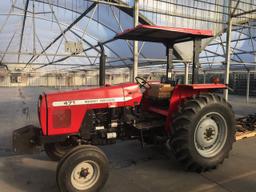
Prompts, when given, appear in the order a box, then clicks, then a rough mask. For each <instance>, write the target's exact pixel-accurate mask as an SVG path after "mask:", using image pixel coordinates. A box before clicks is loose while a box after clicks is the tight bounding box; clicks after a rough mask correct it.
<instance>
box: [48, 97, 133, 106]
mask: <svg viewBox="0 0 256 192" xmlns="http://www.w3.org/2000/svg"><path fill="white" fill-rule="evenodd" d="M131 99H132V98H131V97H116V98H102V99H85V100H69V101H55V102H53V103H52V106H53V107H63V106H74V105H88V104H101V103H115V102H124V101H129V100H131Z"/></svg>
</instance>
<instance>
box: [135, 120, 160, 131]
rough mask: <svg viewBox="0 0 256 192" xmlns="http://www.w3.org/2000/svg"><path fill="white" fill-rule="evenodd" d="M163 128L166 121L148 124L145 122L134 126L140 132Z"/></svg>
mask: <svg viewBox="0 0 256 192" xmlns="http://www.w3.org/2000/svg"><path fill="white" fill-rule="evenodd" d="M163 126H164V121H147V122H145V121H143V122H138V123H136V124H135V125H134V127H135V128H136V129H139V130H147V129H152V128H158V127H163Z"/></svg>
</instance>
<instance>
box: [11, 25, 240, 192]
mask: <svg viewBox="0 0 256 192" xmlns="http://www.w3.org/2000/svg"><path fill="white" fill-rule="evenodd" d="M211 36H212V32H211V31H208V30H194V29H183V28H171V27H159V26H148V25H139V26H138V27H136V28H133V29H129V30H126V31H125V32H123V33H121V34H118V35H117V36H116V37H115V38H116V39H127V40H138V41H148V42H160V43H163V44H164V45H165V46H166V50H167V69H166V76H165V78H162V80H161V81H159V82H156V81H154V82H153V81H152V82H148V81H147V80H146V79H143V78H141V77H136V78H135V79H136V83H122V84H119V85H113V86H112V85H111V86H110V85H105V82H104V81H105V72H104V71H105V57H106V56H105V55H104V49H103V46H102V45H101V46H100V47H101V49H102V55H101V59H100V61H101V62H100V85H101V86H100V87H97V88H89V89H81V90H75V91H64V92H56V93H43V94H42V95H41V96H40V98H39V102H38V116H39V121H40V127H35V126H33V125H29V126H26V127H23V128H21V129H18V130H16V131H15V132H14V134H13V145H14V150H15V151H16V152H18V153H32V152H35V151H37V150H38V148H39V146H44V150H45V151H46V153H47V155H48V156H49V157H50V158H51V159H52V160H56V161H58V160H60V161H59V164H58V167H57V174H56V178H57V185H58V188H59V190H60V191H61V192H67V191H68V192H94V191H99V190H100V189H101V188H102V187H103V186H104V184H105V182H106V180H107V178H108V174H109V165H108V158H107V156H106V155H105V154H104V152H103V151H102V150H101V149H100V148H98V147H97V146H100V145H107V144H114V143H115V142H116V140H117V139H134V138H137V139H139V140H140V141H141V142H142V143H149V144H159V143H160V144H167V145H168V146H169V148H170V149H171V151H173V153H174V155H175V157H176V159H177V160H178V161H179V162H180V163H181V165H182V166H183V167H184V168H185V169H186V170H188V171H194V172H203V171H208V170H211V169H215V168H216V167H217V166H218V165H219V164H221V163H222V162H223V161H224V159H225V158H227V157H228V154H229V152H230V150H231V148H232V144H233V142H234V141H235V120H234V114H233V111H232V108H231V105H230V104H229V103H227V102H226V100H225V99H223V98H222V97H220V96H219V95H218V94H217V93H215V92H216V91H218V92H219V91H220V90H223V89H227V85H224V84H219V83H218V82H215V83H212V84H198V71H199V53H200V51H201V40H202V39H203V38H209V37H211ZM186 41H193V42H194V48H193V55H194V56H193V71H192V72H193V73H192V84H188V85H185V84H179V83H178V82H177V81H173V80H172V79H171V78H169V76H168V74H169V72H170V70H171V69H172V54H173V46H174V45H175V44H176V43H182V42H186ZM156 51H157V50H156Z"/></svg>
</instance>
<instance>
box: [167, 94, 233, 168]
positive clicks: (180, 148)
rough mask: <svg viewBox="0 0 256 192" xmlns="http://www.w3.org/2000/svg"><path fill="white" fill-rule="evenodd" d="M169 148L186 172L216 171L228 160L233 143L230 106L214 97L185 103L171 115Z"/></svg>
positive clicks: (206, 95)
mask: <svg viewBox="0 0 256 192" xmlns="http://www.w3.org/2000/svg"><path fill="white" fill-rule="evenodd" d="M172 128H173V130H174V134H173V139H172V140H171V147H172V148H173V151H174V154H175V156H176V158H177V160H178V161H179V162H180V163H181V164H183V165H184V166H185V168H186V169H187V170H189V171H197V172H202V171H207V170H209V169H213V168H216V167H217V166H218V165H219V164H220V163H222V162H223V161H224V159H225V158H227V157H228V154H229V152H230V150H231V149H232V144H233V142H234V141H235V120H234V114H233V111H232V108H231V106H230V104H228V103H227V102H226V101H225V100H224V99H223V98H221V97H219V96H218V95H214V94H201V95H198V96H196V97H195V98H191V99H189V100H186V101H185V102H184V103H183V104H182V105H181V106H180V109H179V111H178V112H177V113H176V114H175V116H174V119H173V124H172Z"/></svg>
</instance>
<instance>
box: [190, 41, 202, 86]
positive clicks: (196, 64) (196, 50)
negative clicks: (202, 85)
mask: <svg viewBox="0 0 256 192" xmlns="http://www.w3.org/2000/svg"><path fill="white" fill-rule="evenodd" d="M200 53H201V39H199V38H195V39H194V50H193V67H192V84H194V83H198V80H199V68H200V63H199V54H200Z"/></svg>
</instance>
